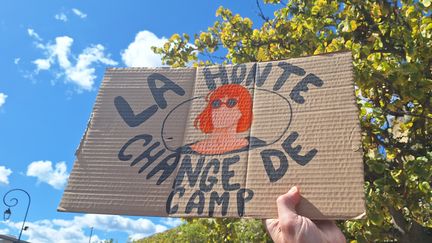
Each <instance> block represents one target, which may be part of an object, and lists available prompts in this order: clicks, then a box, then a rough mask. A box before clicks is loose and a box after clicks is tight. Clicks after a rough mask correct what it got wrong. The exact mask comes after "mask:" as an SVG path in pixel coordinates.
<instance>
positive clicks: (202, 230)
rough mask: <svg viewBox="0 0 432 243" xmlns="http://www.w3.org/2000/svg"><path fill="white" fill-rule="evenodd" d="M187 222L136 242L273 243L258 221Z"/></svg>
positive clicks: (217, 220)
mask: <svg viewBox="0 0 432 243" xmlns="http://www.w3.org/2000/svg"><path fill="white" fill-rule="evenodd" d="M187 222H188V223H187V224H182V225H180V226H179V227H177V228H174V229H171V230H168V231H165V232H163V233H159V234H156V235H153V236H150V237H148V238H144V239H141V240H138V241H135V242H136V243H146V242H263V243H264V242H271V241H270V238H269V236H268V235H267V234H266V233H265V229H264V226H263V225H262V224H261V221H258V220H250V219H242V220H232V219H188V220H187Z"/></svg>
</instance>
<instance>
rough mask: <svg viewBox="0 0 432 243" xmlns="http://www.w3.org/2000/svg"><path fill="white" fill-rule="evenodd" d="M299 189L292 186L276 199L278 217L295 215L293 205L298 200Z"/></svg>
mask: <svg viewBox="0 0 432 243" xmlns="http://www.w3.org/2000/svg"><path fill="white" fill-rule="evenodd" d="M300 199H301V196H300V190H299V189H298V187H296V186H293V187H292V188H291V189H290V190H289V191H288V192H287V193H285V194H283V195H281V196H279V197H278V199H277V200H276V203H277V207H278V215H279V219H283V218H285V219H286V218H293V217H297V211H296V209H295V207H296V206H297V204H298V203H299V202H300Z"/></svg>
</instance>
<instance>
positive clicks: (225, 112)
mask: <svg viewBox="0 0 432 243" xmlns="http://www.w3.org/2000/svg"><path fill="white" fill-rule="evenodd" d="M206 101H207V105H206V107H205V108H204V110H203V111H202V112H201V113H200V114H199V115H198V116H197V117H196V118H195V122H194V125H195V127H196V128H197V129H199V130H201V131H202V132H203V133H206V134H208V138H207V139H205V140H203V141H199V142H198V143H196V144H195V145H193V146H192V148H193V149H194V150H195V151H197V152H199V153H203V154H222V153H225V152H229V151H233V150H236V149H239V148H242V147H244V146H247V145H248V143H249V142H248V140H247V139H246V138H244V136H243V137H238V135H237V134H238V133H242V132H245V131H248V130H249V129H250V127H251V124H252V97H251V95H250V93H249V90H248V89H246V88H245V87H243V86H241V85H238V84H225V85H222V86H220V87H218V88H217V89H215V90H214V91H212V92H210V93H209V94H208V95H207V97H206Z"/></svg>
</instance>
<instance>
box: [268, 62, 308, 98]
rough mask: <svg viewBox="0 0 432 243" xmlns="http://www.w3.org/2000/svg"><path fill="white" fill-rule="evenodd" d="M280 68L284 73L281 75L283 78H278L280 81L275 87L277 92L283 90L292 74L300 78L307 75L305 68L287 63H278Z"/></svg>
mask: <svg viewBox="0 0 432 243" xmlns="http://www.w3.org/2000/svg"><path fill="white" fill-rule="evenodd" d="M278 66H279V67H280V68H282V69H283V70H284V71H283V73H282V74H281V76H280V77H279V78H278V80H276V83H275V84H274V86H273V90H274V91H277V90H279V89H280V88H282V86H283V85H284V84H285V82H286V81H287V80H288V78H289V76H290V75H291V73H293V74H295V75H298V76H303V75H305V74H306V72H305V70H304V69H303V68H300V67H297V66H294V65H292V64H289V63H286V62H280V63H278Z"/></svg>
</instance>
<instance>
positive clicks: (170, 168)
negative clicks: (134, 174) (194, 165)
mask: <svg viewBox="0 0 432 243" xmlns="http://www.w3.org/2000/svg"><path fill="white" fill-rule="evenodd" d="M180 155H181V153H180V151H176V152H174V153H171V154H170V155H168V156H167V157H165V158H164V159H163V160H162V161H161V162H159V164H157V165H156V166H155V167H154V168H153V169H152V170H151V171H150V172H149V173H148V174H147V177H146V178H147V179H150V178H152V177H153V176H154V175H155V174H156V173H158V172H159V171H163V172H162V175H161V176H160V177H159V179H158V181H157V182H156V185H160V184H161V183H162V182H164V181H165V180H166V179H168V177H169V176H170V175H171V174H172V173H173V172H174V170H175V168H177V165H178V163H179V161H180ZM170 160H174V161H173V162H172V163H171V164H169V163H168V161H170Z"/></svg>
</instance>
